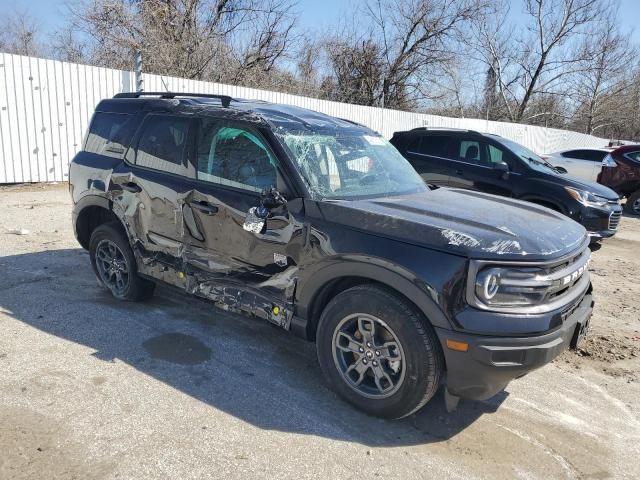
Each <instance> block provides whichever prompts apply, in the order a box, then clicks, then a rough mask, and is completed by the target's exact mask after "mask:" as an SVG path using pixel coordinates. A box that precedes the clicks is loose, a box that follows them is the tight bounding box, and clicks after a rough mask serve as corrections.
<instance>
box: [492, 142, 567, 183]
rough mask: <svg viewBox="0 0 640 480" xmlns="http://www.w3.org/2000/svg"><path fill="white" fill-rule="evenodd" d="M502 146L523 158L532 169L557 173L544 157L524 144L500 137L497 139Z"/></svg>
mask: <svg viewBox="0 0 640 480" xmlns="http://www.w3.org/2000/svg"><path fill="white" fill-rule="evenodd" d="M498 141H499V142H500V143H502V144H503V145H504V146H506V147H508V148H509V149H510V150H511V151H512V152H513V153H514V154H515V155H517V156H518V157H520V158H521V159H522V160H524V161H525V162H526V163H527V165H529V166H530V167H531V168H533V169H534V170H537V171H539V172H543V173H553V174H558V171H557V170H556V169H555V168H554V167H553V165H551V164H550V163H549V162H547V161H546V160H545V159H543V158H542V157H540V156H539V155H538V154H537V153H535V152H534V151H532V150H529V149H528V148H527V147H525V146H524V145H520V144H519V143H516V142H512V141H511V140H507V139H506V138H500V139H499V140H498Z"/></svg>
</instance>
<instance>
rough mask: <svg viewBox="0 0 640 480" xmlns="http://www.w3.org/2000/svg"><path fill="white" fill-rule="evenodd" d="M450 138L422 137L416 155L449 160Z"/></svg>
mask: <svg viewBox="0 0 640 480" xmlns="http://www.w3.org/2000/svg"><path fill="white" fill-rule="evenodd" d="M450 145H451V137H449V136H447V135H426V136H424V137H422V142H420V149H419V151H418V153H421V154H423V155H431V156H433V157H443V158H449V157H450V156H451V155H450Z"/></svg>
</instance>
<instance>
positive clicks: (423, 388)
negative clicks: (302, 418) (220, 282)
mask: <svg viewBox="0 0 640 480" xmlns="http://www.w3.org/2000/svg"><path fill="white" fill-rule="evenodd" d="M354 314H360V315H359V316H355V315H354ZM362 315H364V317H365V319H367V320H366V321H369V320H368V318H375V319H378V320H380V321H381V322H382V324H384V325H380V324H378V323H376V325H377V327H376V328H378V327H380V329H381V332H382V334H386V335H387V336H388V335H389V334H391V335H394V336H395V338H397V341H398V342H399V344H400V350H401V352H402V354H403V356H404V358H403V360H402V361H401V362H400V365H401V366H400V368H399V370H400V373H398V372H396V373H395V374H394V373H393V371H392V370H389V367H390V366H391V364H390V363H389V362H388V361H386V367H387V369H386V371H387V372H389V373H391V377H395V379H400V377H402V378H401V379H400V380H399V381H398V382H397V383H396V386H395V387H394V388H396V390H395V391H394V390H393V388H391V387H389V393H388V395H389V396H387V397H384V398H372V395H370V394H367V393H366V392H364V393H363V392H362V391H359V390H358V389H360V390H364V389H365V387H366V382H368V383H369V384H371V383H375V384H376V385H377V386H378V388H379V387H380V385H379V384H378V382H377V381H375V377H374V369H373V367H372V366H371V363H369V367H363V368H369V369H370V370H367V371H366V372H365V375H367V376H368V378H366V377H365V379H364V380H362V378H363V374H362V373H361V372H360V371H358V372H357V373H356V375H358V380H361V384H360V386H355V385H354V383H353V382H352V383H351V384H350V383H349V380H348V379H347V378H345V377H346V376H347V375H345V373H344V372H345V368H344V367H345V365H344V364H343V363H342V362H343V360H344V357H345V356H347V357H348V358H352V359H353V360H352V362H353V363H359V362H365V360H366V358H365V354H369V353H372V352H371V351H370V350H369V349H367V346H366V345H365V344H362V346H363V347H364V348H365V349H367V350H366V351H365V352H364V353H362V354H358V353H347V354H345V353H343V350H342V349H341V348H339V347H336V343H335V342H336V340H335V339H336V338H342V337H341V335H342V334H343V333H344V332H345V331H344V330H343V328H345V325H347V326H348V322H350V321H353V320H352V319H351V320H350V318H352V317H355V318H358V320H356V321H357V322H358V325H359V324H360V323H359V322H360V320H359V319H360V318H361V316H362ZM345 322H347V323H345ZM385 327H386V328H385ZM339 332H340V333H339ZM358 332H359V330H358V331H356V332H355V334H354V335H352V336H351V338H356V339H358V338H360V337H358ZM349 335H351V334H350V333H349ZM359 341H361V340H359ZM338 342H340V340H338ZM365 343H366V342H365ZM376 343H379V342H374V350H375V348H376V347H375V344H376ZM392 343H395V342H392ZM351 345H355V344H351V343H349V348H351ZM316 348H317V351H318V360H319V362H320V367H321V369H322V372H323V373H324V376H325V378H326V379H327V381H328V383H329V384H330V386H331V387H332V388H333V389H334V390H335V391H336V392H337V393H338V394H339V395H340V396H341V397H342V398H344V399H345V400H346V401H348V402H349V403H351V404H353V405H355V406H356V407H357V408H359V409H361V410H363V411H365V412H366V413H368V414H370V415H374V416H377V417H383V418H390V419H396V418H402V417H406V416H407V415H411V414H412V413H414V412H416V411H417V410H419V409H420V408H422V406H424V405H425V404H426V403H427V402H428V401H429V400H430V399H431V398H432V397H433V395H434V394H435V393H436V392H437V390H438V387H439V386H440V379H441V377H442V374H443V369H444V360H443V356H442V351H441V349H440V343H439V341H438V338H437V337H436V334H435V332H434V330H433V327H432V326H431V325H430V324H429V323H428V321H427V320H426V319H425V318H424V317H423V315H422V314H421V313H420V312H418V311H417V310H416V308H415V307H414V306H413V305H411V304H410V303H408V302H407V301H406V300H404V299H403V298H402V297H401V296H400V295H398V294H396V293H395V292H393V291H392V290H390V289H387V288H384V287H380V286H376V285H370V284H367V285H358V286H355V287H353V288H350V289H348V290H346V291H344V292H342V293H340V294H338V295H336V296H335V297H334V298H333V299H332V300H331V301H330V302H329V304H328V305H327V306H326V307H325V309H324V311H323V312H322V315H321V318H320V323H319V326H318V332H317V337H316ZM334 351H335V352H337V353H334ZM358 351H361V350H358ZM378 353H379V352H378V351H377V350H375V354H374V356H373V357H368V358H376V357H375V355H378ZM349 356H350V357H349ZM338 358H340V359H338ZM378 358H380V357H378ZM353 363H352V365H351V367H353ZM365 363H366V362H365ZM378 365H382V363H380V361H379V362H378ZM361 367H362V366H361ZM346 370H347V371H348V370H350V368H346ZM351 373H352V374H353V373H354V372H353V371H352V372H351ZM356 381H357V380H356ZM387 383H388V385H393V382H387ZM367 388H369V387H367ZM374 390H375V389H372V390H369V391H374ZM381 395H382V394H381Z"/></svg>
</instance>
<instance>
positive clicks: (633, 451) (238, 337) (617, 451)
mask: <svg viewBox="0 0 640 480" xmlns="http://www.w3.org/2000/svg"><path fill="white" fill-rule="evenodd" d="M66 188H67V187H66V185H57V186H48V187H27V188H25V187H21V188H15V187H14V188H4V189H0V212H2V213H1V214H0V273H1V274H2V275H0V331H1V332H2V333H1V334H0V479H2V480H4V479H14V478H29V479H37V478H43V479H44V478H47V479H54V478H64V479H70V478H77V479H94V478H95V479H103V478H107V479H115V478H120V479H122V478H131V479H142V478H159V479H160V478H162V479H166V478H172V479H188V478H242V479H244V478H296V479H299V478H363V477H364V478H377V477H380V478H435V477H440V478H442V477H444V478H526V479H532V478H545V479H546V478H597V479H603V478H640V463H639V462H638V460H637V459H638V458H640V283H639V282H638V280H637V278H638V271H640V219H637V218H627V217H625V218H624V219H623V222H622V225H621V231H620V232H619V234H618V235H617V237H616V238H614V239H612V240H610V241H607V242H605V244H604V245H603V246H602V248H600V249H599V250H597V251H595V252H594V254H593V262H592V264H591V272H592V277H593V282H594V286H595V292H596V302H597V303H596V311H595V314H594V318H593V320H592V330H591V338H590V340H589V341H588V343H587V344H586V346H585V348H584V350H582V351H580V352H578V353H574V352H567V353H566V354H564V355H563V356H561V357H560V358H559V359H558V360H556V361H555V362H554V363H553V364H551V365H548V366H546V367H544V368H542V369H540V370H538V371H535V372H533V373H531V374H530V375H528V376H526V377H524V378H522V379H520V380H517V381H514V382H513V383H512V384H511V385H510V386H509V387H508V388H507V391H506V392H505V393H504V394H501V395H498V396H497V397H495V398H493V399H491V400H489V401H486V402H461V404H460V407H459V408H458V410H457V411H456V412H455V413H453V414H446V413H445V411H444V405H443V403H444V402H443V399H442V398H441V397H440V396H438V397H436V398H435V399H434V400H433V401H432V402H431V403H430V404H429V405H427V407H426V408H424V409H423V410H422V411H420V412H419V413H418V414H417V415H414V416H412V417H410V418H407V419H404V420H402V421H397V422H387V421H382V420H378V419H373V418H369V417H367V416H365V415H362V414H360V413H358V412H357V411H354V410H353V409H352V408H350V407H348V406H346V405H345V404H343V403H342V402H341V401H340V400H339V399H337V398H336V396H335V395H334V394H333V393H332V392H331V391H330V390H328V389H327V388H326V386H325V385H324V383H323V381H322V378H321V373H320V370H319V368H318V366H317V364H316V360H315V352H314V348H313V345H311V344H308V343H306V342H304V341H302V340H299V339H296V338H294V337H292V336H290V335H288V334H287V333H285V332H283V331H280V330H278V329H277V328H275V327H272V326H270V325H268V324H266V323H263V322H261V321H259V320H254V319H251V318H245V317H241V316H238V315H231V314H227V313H223V312H221V311H218V310H216V309H215V308H213V307H211V306H210V305H208V304H206V303H201V302H193V301H186V300H185V299H184V298H182V297H180V296H176V295H175V294H170V293H169V292H165V291H160V292H159V293H158V295H156V297H155V298H154V299H153V300H152V301H151V302H149V303H146V304H126V303H118V302H116V301H114V300H113V299H112V298H111V297H110V296H109V295H108V294H107V293H106V292H105V291H103V290H102V289H100V288H99V287H98V286H97V284H96V280H95V278H94V276H93V274H92V272H91V269H90V266H89V259H88V255H87V254H86V252H84V251H83V250H81V249H80V248H79V247H78V245H77V243H76V242H75V239H74V238H73V234H72V231H71V225H70V202H69V195H68V192H67V190H66ZM21 230H23V231H21ZM24 230H26V231H24ZM20 233H22V234H20Z"/></svg>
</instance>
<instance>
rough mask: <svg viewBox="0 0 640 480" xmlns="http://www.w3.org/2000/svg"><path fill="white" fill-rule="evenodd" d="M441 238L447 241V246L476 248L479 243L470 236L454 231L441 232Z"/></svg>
mask: <svg viewBox="0 0 640 480" xmlns="http://www.w3.org/2000/svg"><path fill="white" fill-rule="evenodd" d="M442 236H443V237H444V238H446V239H447V240H448V241H449V245H455V246H460V245H462V246H465V247H477V246H478V245H480V242H479V241H478V240H476V239H475V238H473V237H472V236H470V235H467V234H465V233H462V232H456V231H455V230H442Z"/></svg>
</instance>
